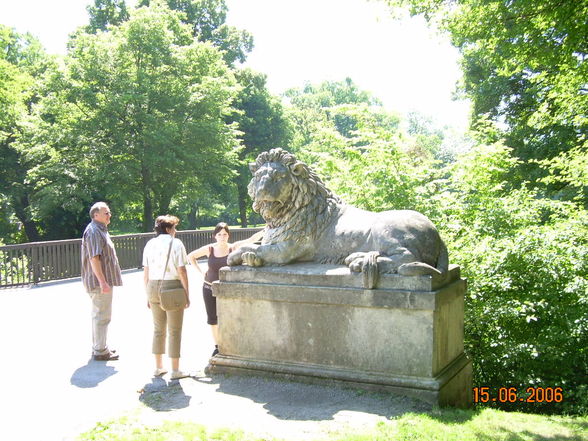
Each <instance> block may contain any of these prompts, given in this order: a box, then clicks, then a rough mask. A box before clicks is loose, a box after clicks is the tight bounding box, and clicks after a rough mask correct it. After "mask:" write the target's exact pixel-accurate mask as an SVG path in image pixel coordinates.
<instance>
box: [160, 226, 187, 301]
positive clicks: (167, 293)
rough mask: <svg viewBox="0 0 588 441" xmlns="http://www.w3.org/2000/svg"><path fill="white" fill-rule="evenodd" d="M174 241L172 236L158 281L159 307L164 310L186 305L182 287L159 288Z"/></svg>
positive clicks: (163, 278)
mask: <svg viewBox="0 0 588 441" xmlns="http://www.w3.org/2000/svg"><path fill="white" fill-rule="evenodd" d="M173 243H174V238H173V237H172V240H171V242H170V244H169V250H168V252H167V260H166V261H165V267H164V269H163V277H162V278H161V282H160V283H159V290H158V291H159V305H160V306H161V309H163V310H164V311H178V310H180V309H184V308H185V307H186V293H185V291H184V288H183V287H180V288H167V289H161V285H162V284H163V281H164V280H165V273H166V272H167V264H168V263H169V255H170V253H171V249H172V244H173Z"/></svg>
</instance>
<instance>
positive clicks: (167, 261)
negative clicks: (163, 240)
mask: <svg viewBox="0 0 588 441" xmlns="http://www.w3.org/2000/svg"><path fill="white" fill-rule="evenodd" d="M173 243H174V238H173V237H172V238H171V242H170V243H169V250H167V259H166V260H165V266H164V267H163V276H162V277H161V281H160V282H159V288H157V292H158V293H161V285H163V281H164V279H165V273H166V272H167V264H168V263H169V255H170V254H171V249H172V245H173Z"/></svg>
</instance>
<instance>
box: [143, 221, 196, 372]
mask: <svg viewBox="0 0 588 441" xmlns="http://www.w3.org/2000/svg"><path fill="white" fill-rule="evenodd" d="M179 222H180V220H179V219H178V218H177V217H175V216H170V215H164V216H159V217H158V218H157V219H156V220H155V238H153V239H151V240H150V241H149V242H147V244H146V245H145V249H144V250H143V270H144V271H143V281H144V283H145V290H146V291H147V299H148V301H147V307H148V308H150V309H151V313H152V314H153V354H154V355H155V373H154V375H155V376H157V377H158V376H161V375H164V374H166V373H167V370H166V369H165V368H164V367H163V359H162V358H163V353H164V352H165V340H166V330H167V337H168V341H167V353H168V356H169V358H170V359H171V367H172V373H171V379H172V380H176V379H179V378H185V377H188V376H189V374H186V373H184V372H182V371H180V347H181V344H182V323H183V320H184V310H183V309H180V310H177V311H164V310H163V309H162V308H161V305H160V304H159V289H160V284H161V289H168V288H179V287H183V288H184V292H185V294H186V308H187V307H188V306H190V293H189V290H188V275H187V272H186V264H187V263H188V257H187V255H186V248H185V247H184V244H183V243H182V241H180V240H179V239H175V235H176V225H177V224H178V223H179ZM170 242H171V251H170ZM168 252H169V254H170V256H169V263H168V265H167V269H166V268H165V263H166V260H167V255H168ZM164 274H165V275H164Z"/></svg>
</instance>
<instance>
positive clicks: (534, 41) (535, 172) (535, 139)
mask: <svg viewBox="0 0 588 441" xmlns="http://www.w3.org/2000/svg"><path fill="white" fill-rule="evenodd" d="M387 2H388V4H390V5H392V6H395V7H396V6H409V7H410V10H411V13H412V14H424V15H425V16H426V17H427V18H429V19H431V20H438V21H439V22H440V24H441V26H442V27H443V28H444V29H445V30H447V31H448V32H449V34H450V36H451V38H452V42H453V44H454V45H455V46H456V47H458V48H459V49H460V51H461V54H462V57H463V60H462V66H463V71H464V79H463V85H462V88H463V90H464V91H465V93H466V94H467V96H468V97H469V98H471V99H472V102H473V104H474V120H473V124H474V126H476V125H480V124H485V121H486V120H488V119H489V120H491V121H494V122H496V123H498V124H497V127H498V130H497V131H495V132H494V134H495V135H497V137H503V138H504V139H505V140H506V143H507V145H509V146H510V147H512V148H513V151H514V154H515V155H516V156H517V157H519V158H520V159H522V160H523V161H522V162H521V164H520V166H519V179H521V180H529V179H531V180H536V179H537V178H538V177H539V176H541V175H543V174H544V173H546V171H544V170H542V169H541V168H540V167H539V166H538V165H537V163H536V162H535V160H542V159H549V158H554V157H556V156H557V155H559V154H561V153H562V152H564V153H565V152H570V151H574V152H575V154H576V155H582V156H583V157H584V158H585V159H587V160H588V154H587V152H588V146H587V136H588V119H587V118H588V117H587V115H588V89H587V86H586V84H587V81H588V63H587V58H588V26H587V23H586V16H588V0H574V1H562V0H517V1H512V0H488V1H483V2H481V1H478V0H387ZM486 133H490V132H486ZM494 140H495V139H494ZM494 140H493V139H490V141H494Z"/></svg>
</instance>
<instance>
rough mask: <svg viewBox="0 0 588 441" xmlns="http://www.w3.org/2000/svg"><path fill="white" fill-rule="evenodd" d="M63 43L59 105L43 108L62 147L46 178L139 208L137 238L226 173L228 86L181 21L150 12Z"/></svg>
mask: <svg viewBox="0 0 588 441" xmlns="http://www.w3.org/2000/svg"><path fill="white" fill-rule="evenodd" d="M70 44H71V51H70V53H69V55H68V57H67V59H66V72H65V74H64V75H63V76H60V77H57V78H55V83H54V88H56V89H58V90H59V91H60V96H58V97H57V99H55V100H53V101H52V102H48V103H47V106H48V107H50V108H53V109H54V112H58V113H59V115H60V118H58V119H57V120H56V123H55V124H54V125H53V127H52V128H51V132H52V134H53V136H59V138H60V139H59V140H58V142H57V143H56V150H55V153H56V154H55V156H54V160H53V161H49V162H48V163H47V164H46V166H45V167H44V169H43V171H42V172H43V173H44V174H46V172H47V168H48V167H55V168H56V169H60V168H61V170H63V169H69V170H70V171H71V174H72V176H71V177H72V180H74V181H78V182H80V183H83V185H84V189H83V190H85V191H86V192H88V191H90V189H91V188H94V189H95V191H97V192H99V193H101V194H103V195H104V196H105V198H106V199H112V200H116V201H118V204H124V203H126V202H129V201H136V200H142V201H143V216H142V217H143V231H148V230H150V229H151V226H152V223H153V222H152V219H153V216H154V214H156V213H161V212H167V211H168V210H169V208H170V204H171V202H172V199H173V198H174V197H175V196H177V195H179V192H180V189H182V187H183V186H184V184H186V183H188V182H190V183H191V184H192V185H197V183H198V182H199V181H200V180H206V179H207V178H209V177H212V176H214V175H215V173H220V174H226V175H229V174H230V171H229V168H228V167H229V165H228V164H229V163H230V162H231V160H232V158H233V157H234V156H233V153H232V151H233V146H234V145H235V144H236V142H235V138H234V133H233V130H232V129H231V128H230V127H229V126H227V124H226V123H225V122H224V116H225V115H226V114H228V112H229V111H230V107H229V105H230V103H231V100H232V98H233V96H234V94H235V92H236V87H235V86H236V84H235V80H234V77H233V75H232V74H231V72H230V71H229V69H228V67H227V66H226V64H225V63H224V61H223V59H222V56H221V54H220V52H219V51H218V50H217V49H215V48H213V47H212V46H211V45H209V44H204V43H198V42H195V41H193V39H192V36H191V34H190V29H189V28H188V27H187V26H186V25H183V24H182V23H181V21H180V19H179V13H177V12H173V11H170V10H169V9H167V7H165V6H162V5H159V4H154V5H153V6H151V7H149V8H140V9H138V10H136V11H134V12H132V13H131V18H130V19H129V20H128V21H125V22H124V23H123V24H122V25H120V26H115V27H112V28H111V31H110V32H107V33H99V34H85V33H79V34H78V35H77V36H76V37H75V39H74V40H72V42H71V43H70ZM56 132H57V133H59V134H60V135H57V133H56ZM72 160H73V162H74V165H72ZM72 169H73V170H72ZM55 184H56V185H53V186H52V185H51V183H49V185H48V186H46V188H51V187H53V188H55V193H57V191H59V190H58V189H61V188H63V183H62V182H55ZM72 184H73V188H76V187H77V188H78V191H79V190H82V189H80V188H79V186H78V185H76V184H75V182H73V183H72ZM47 191H50V190H47ZM86 195H87V196H89V193H86ZM115 205H116V204H115ZM113 208H114V209H115V210H116V208H117V207H116V206H115V207H113Z"/></svg>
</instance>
